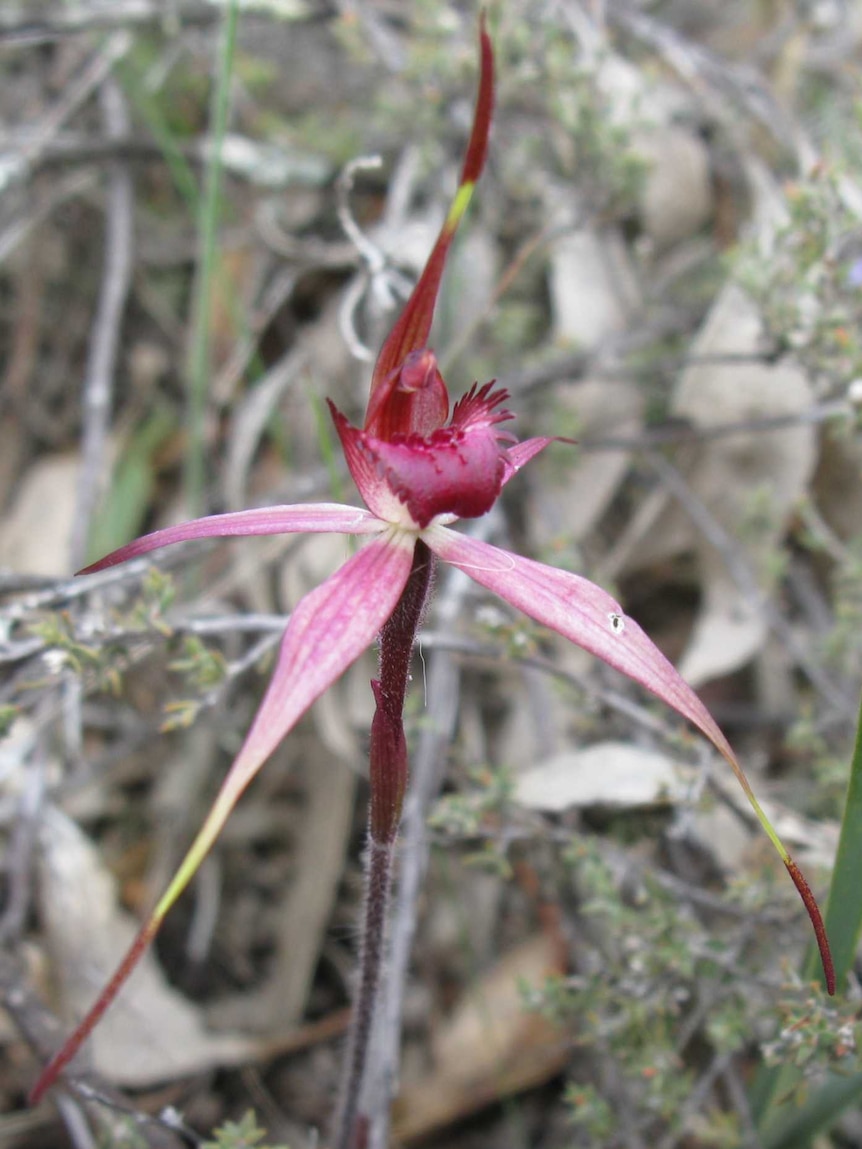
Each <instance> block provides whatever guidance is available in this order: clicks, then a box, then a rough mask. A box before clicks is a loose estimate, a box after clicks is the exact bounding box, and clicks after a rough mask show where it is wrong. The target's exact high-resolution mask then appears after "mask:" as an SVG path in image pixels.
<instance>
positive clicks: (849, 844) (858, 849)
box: [805, 707, 862, 991]
mask: <svg viewBox="0 0 862 1149" xmlns="http://www.w3.org/2000/svg"><path fill="white" fill-rule="evenodd" d="M860 858H862V707H860V711H859V719H858V724H857V727H856V745H855V747H854V749H853V760H852V762H851V763H850V779H849V781H848V783H847V797H846V799H845V802H844V815H843V817H842V819H841V836H840V838H839V840H838V853H837V855H836V857H835V868H834V870H833V871H832V882H831V885H830V887H829V901H828V903H827V905H826V931H827V933H828V934H829V943H830V946H831V948H832V957H833V960H834V962H835V975H836V979H837V983H838V989H839V991H840V990H841V989H842V988H843V986H844V982H845V980H846V978H847V974H848V973H849V971H850V969H851V967H852V965H853V959H854V958H855V956H856V949H857V947H858V945H859V935H860V932H862V881H860V878H859V860H860ZM818 967H819V962H818V959H817V953H816V952H815V951H814V950H811V951H809V954H808V959H807V961H806V963H805V975H806V977H811V978H814V977H817V976H818V972H819V969H818Z"/></svg>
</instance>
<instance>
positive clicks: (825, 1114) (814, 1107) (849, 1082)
mask: <svg viewBox="0 0 862 1149" xmlns="http://www.w3.org/2000/svg"><path fill="white" fill-rule="evenodd" d="M860 1097H862V1074H860V1073H854V1074H852V1075H851V1076H850V1077H839V1076H838V1075H837V1074H833V1075H831V1076H830V1077H828V1078H827V1079H826V1081H825V1083H824V1084H823V1085H821V1086H820V1088H819V1089H817V1090H815V1091H814V1092H813V1093H812V1095H811V1096H810V1097H809V1098H808V1100H807V1101H806V1102H805V1104H804V1105H801V1106H799V1107H798V1108H794V1109H793V1110H792V1111H790V1112H786V1113H784V1112H781V1111H780V1110H779V1111H777V1114H778V1115H777V1116H776V1119H775V1120H774V1121H773V1122H772V1124H771V1125H770V1126H769V1128H768V1129H767V1130H766V1132H764V1133H761V1135H760V1145H761V1149H810V1146H811V1145H812V1144H813V1143H814V1141H815V1138H816V1137H817V1136H818V1135H820V1134H822V1133H824V1132H825V1131H826V1130H827V1129H829V1128H830V1126H832V1125H834V1124H835V1122H836V1121H837V1120H838V1118H839V1117H840V1116H841V1114H842V1113H843V1112H844V1110H845V1109H847V1108H848V1107H849V1106H850V1105H853V1104H854V1103H855V1102H858V1101H859V1099H860Z"/></svg>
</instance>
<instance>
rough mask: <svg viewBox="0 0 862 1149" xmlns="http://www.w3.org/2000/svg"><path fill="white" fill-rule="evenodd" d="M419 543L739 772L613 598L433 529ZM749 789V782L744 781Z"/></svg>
mask: <svg viewBox="0 0 862 1149" xmlns="http://www.w3.org/2000/svg"><path fill="white" fill-rule="evenodd" d="M422 537H423V539H424V540H425V542H426V543H427V544H428V546H429V547H430V548H431V550H432V551H434V552H435V553H436V554H437V555H439V556H440V558H442V559H445V560H446V562H450V563H453V564H454V565H455V566H458V567H461V568H462V569H463V570H464V571H465V572H466V573H467V574H468V575H469V576H470V577H471V578H472V579H475V581H476V582H478V583H480V584H481V585H482V586H484V587H487V588H488V589H489V590H491V591H493V592H494V593H495V594H498V595H499V596H500V598H503V599H505V600H506V602H508V603H511V604H512V606H515V607H517V608H518V609H519V610H522V611H523V612H524V614H527V615H529V616H530V618H534V619H535V620H536V621H537V622H540V623H542V624H543V625H544V626H548V627H550V628H551V630H555V631H556V632H557V633H558V634H561V635H563V637H564V638H568V639H569V640H570V641H571V642H574V643H575V644H576V645H577V646H581V647H583V648H584V649H585V650H588V651H589V652H590V653H591V654H595V655H596V657H597V658H601V659H602V660H603V661H604V662H606V663H607V664H608V666H613V667H614V668H615V669H616V670H619V671H622V673H623V674H626V675H628V677H629V678H631V679H633V680H634V681H635V682H638V683H640V685H641V686H645V687H646V689H647V690H650V691H652V693H653V694H656V695H658V697H659V698H661V699H662V701H664V702H666V703H667V704H668V705H669V706H672V707H673V708H674V710H676V711H677V712H678V713H679V714H682V715H683V716H684V717H685V718H687V719H688V720H689V721H690V722H693V723H694V725H695V726H697V727H698V729H699V730H701V731H702V732H703V733H704V734H705V735H706V737H707V738H709V740H710V741H711V742H712V743H713V745H715V747H716V748H717V749H718V750H719V751H720V752H721V753H722V754H723V755H724V757H725V758H727V760H728V761H729V762H730V763H731V765H732V766H733V767H734V769H735V770H738V769H739V766H738V764H737V762H736V757H735V755H734V753H733V751H732V749H731V748H730V744H729V743H728V741H727V739H726V738H725V737H724V735H723V734H722V732H721V730H720V729H719V727H718V725H717V723H716V721H715V719H714V718H713V717H712V715H711V714H710V713H709V711H708V710H707V708H706V707H705V706H704V704H703V703H702V702H701V701H700V699H699V698H698V696H697V695H696V694H695V693H694V691H693V690H692V689H691V687H690V686H689V685H688V684H687V683H686V682H685V681H684V680H683V679H682V678H681V677H680V675H679V673H678V672H677V671H676V669H675V668H674V667H673V666H672V665H671V663H670V662H668V660H667V659H666V658H665V656H664V655H663V654H662V653H661V651H660V650H659V649H658V647H656V646H655V645H654V644H653V642H652V641H651V640H650V639H649V638H648V637H647V635H646V634H645V633H644V632H643V630H641V628H640V627H639V626H638V624H637V623H636V622H635V621H634V619H631V618H629V617H628V616H627V615H626V614H625V613H624V611H623V608H622V607H621V606H620V604H619V603H618V602H616V600H615V599H613V598H611V596H610V595H609V594H608V593H607V592H606V591H603V590H602V589H601V587H598V586H596V585H595V583H592V582H590V581H589V579H585V578H581V577H580V576H579V575H574V574H569V573H567V572H566V571H559V570H555V569H554V568H553V567H549V566H545V565H544V564H543V563H537V562H534V561H533V560H531V559H525V558H522V557H521V556H520V555H514V554H511V553H510V552H509V551H504V550H501V549H500V548H499V547H494V546H491V545H490V544H489V543H483V542H480V541H479V540H478V539H470V538H468V537H467V536H466V535H461V534H458V533H457V532H456V531H451V530H448V529H447V528H446V527H442V526H438V525H435V526H432V527H430V528H429V529H428V530H427V531H425V532H424V534H423V536H422ZM745 787H746V791H748V784H747V783H745Z"/></svg>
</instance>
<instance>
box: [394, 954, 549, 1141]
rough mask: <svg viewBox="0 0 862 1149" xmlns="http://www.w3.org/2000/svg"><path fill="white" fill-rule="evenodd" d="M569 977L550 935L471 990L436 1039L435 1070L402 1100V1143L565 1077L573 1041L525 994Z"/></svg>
mask: <svg viewBox="0 0 862 1149" xmlns="http://www.w3.org/2000/svg"><path fill="white" fill-rule="evenodd" d="M561 972H562V967H561V963H560V953H559V945H558V943H557V942H556V941H555V940H554V939H552V938H551V937H550V936H548V935H546V934H542V935H538V936H536V937H533V938H530V939H529V940H527V941H525V942H523V943H522V944H521V945H519V946H518V947H517V948H516V949H513V950H510V951H509V952H508V953H507V954H505V955H504V956H503V957H502V958H501V959H500V960H499V961H498V962H497V963H496V964H495V965H494V966H493V967H492V968H491V969H490V970H489V971H488V972H487V973H486V974H485V975H484V976H483V977H482V978H480V979H479V980H478V982H476V983H474V984H473V985H472V986H470V987H469V988H468V989H467V991H466V992H465V993H464V995H463V997H462V998H461V1001H460V1002H459V1004H458V1005H457V1006H456V1008H455V1010H454V1011H453V1013H452V1014H451V1016H450V1017H449V1018H448V1019H447V1020H446V1021H445V1022H443V1023H442V1024H441V1025H440V1026H439V1027H438V1029H437V1030H436V1032H435V1034H434V1035H433V1037H432V1051H433V1058H434V1065H435V1068H434V1069H433V1071H432V1072H431V1073H430V1074H428V1075H427V1076H424V1077H421V1078H419V1079H418V1080H414V1081H408V1082H406V1083H405V1085H404V1088H403V1089H402V1091H401V1093H400V1095H399V1096H398V1097H397V1099H396V1101H395V1105H394V1114H393V1116H394V1132H395V1137H396V1139H397V1140H398V1141H404V1142H410V1141H414V1140H418V1139H419V1138H420V1137H425V1136H427V1135H428V1134H429V1133H432V1132H434V1131H435V1130H438V1129H442V1128H444V1127H446V1126H448V1125H451V1124H452V1123H453V1122H455V1121H458V1120H461V1119H462V1118H464V1117H467V1116H469V1115H470V1114H471V1113H475V1112H477V1111H478V1110H479V1109H482V1108H483V1107H484V1106H486V1105H489V1104H492V1103H493V1102H497V1101H500V1100H501V1099H502V1098H505V1097H509V1096H512V1095H513V1094H515V1093H518V1092H520V1091H522V1090H524V1089H528V1088H530V1087H532V1086H535V1085H538V1084H541V1083H542V1082H544V1081H547V1080H548V1079H549V1078H550V1077H553V1076H554V1075H555V1074H557V1073H559V1072H560V1070H561V1069H562V1067H563V1066H564V1065H565V1063H566V1061H567V1059H568V1055H569V1054H568V1043H567V1040H566V1038H565V1035H564V1034H563V1033H562V1032H561V1030H560V1029H559V1028H557V1027H556V1026H554V1025H552V1024H551V1022H549V1021H547V1020H546V1019H545V1018H544V1017H542V1016H541V1015H539V1014H537V1013H532V1012H530V1011H528V1010H527V1009H526V1007H525V1004H524V997H523V987H524V985H525V984H526V985H532V986H538V985H540V984H541V983H543V982H544V980H545V979H546V978H547V977H549V976H551V975H552V974H559V973H561Z"/></svg>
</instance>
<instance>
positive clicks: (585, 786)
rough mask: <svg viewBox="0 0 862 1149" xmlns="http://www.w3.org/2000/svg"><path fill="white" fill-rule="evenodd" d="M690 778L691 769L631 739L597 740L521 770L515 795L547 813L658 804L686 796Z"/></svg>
mask: <svg viewBox="0 0 862 1149" xmlns="http://www.w3.org/2000/svg"><path fill="white" fill-rule="evenodd" d="M691 781H692V778H691V771H690V770H686V769H685V768H684V767H683V766H680V765H679V764H678V763H676V762H674V761H672V760H671V759H670V758H668V757H667V756H666V755H665V754H659V753H657V752H656V751H654V750H647V749H645V748H643V747H640V746H632V745H631V744H629V743H626V742H597V743H596V744H595V745H593V746H588V747H586V748H585V749H584V750H567V751H565V752H564V753H562V754H556V755H554V757H553V758H551V759H549V760H548V761H547V762H544V763H543V764H542V765H541V766H536V767H535V768H534V769H532V770H528V771H526V772H525V773H523V774H521V775H520V776H519V778H518V781H517V785H516V788H515V800H516V801H517V802H519V803H520V804H521V805H522V806H526V807H527V808H528V809H530V810H544V811H546V812H548V813H561V812H562V811H563V810H571V809H574V808H582V807H585V806H614V807H636V806H654V805H656V804H657V803H666V802H677V801H680V800H682V799H684V798H685V796H686V794H687V793H688V791H689V790H690V788H691Z"/></svg>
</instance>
